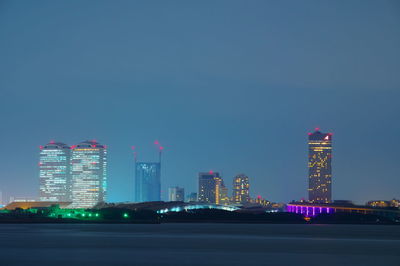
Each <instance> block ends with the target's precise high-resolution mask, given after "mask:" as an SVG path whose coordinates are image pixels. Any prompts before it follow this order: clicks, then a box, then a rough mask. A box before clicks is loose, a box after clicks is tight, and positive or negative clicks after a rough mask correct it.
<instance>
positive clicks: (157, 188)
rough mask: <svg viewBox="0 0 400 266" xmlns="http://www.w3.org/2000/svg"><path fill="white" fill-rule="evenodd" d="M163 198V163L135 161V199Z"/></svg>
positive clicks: (155, 199) (153, 199)
mask: <svg viewBox="0 0 400 266" xmlns="http://www.w3.org/2000/svg"><path fill="white" fill-rule="evenodd" d="M160 200H161V163H160V162H158V163H154V162H151V163H144V162H136V163H135V201H136V202H146V201H160Z"/></svg>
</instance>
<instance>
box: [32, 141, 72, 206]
mask: <svg viewBox="0 0 400 266" xmlns="http://www.w3.org/2000/svg"><path fill="white" fill-rule="evenodd" d="M70 154H71V150H70V148H69V146H67V145H66V144H64V143H61V142H54V141H51V142H50V143H49V144H47V145H45V146H40V155H39V179H40V182H39V183H40V185H39V199H40V200H41V201H61V202H68V201H70V200H71V194H70V188H71V182H70V181H71V179H70V173H69V171H70Z"/></svg>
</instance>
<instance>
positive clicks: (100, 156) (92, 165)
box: [71, 140, 107, 208]
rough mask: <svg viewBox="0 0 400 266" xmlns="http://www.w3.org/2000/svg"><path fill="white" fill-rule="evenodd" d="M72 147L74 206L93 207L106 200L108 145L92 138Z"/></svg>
mask: <svg viewBox="0 0 400 266" xmlns="http://www.w3.org/2000/svg"><path fill="white" fill-rule="evenodd" d="M71 148H72V155H71V177H72V207H73V208H91V207H93V206H94V205H96V204H97V203H99V202H104V201H106V195H107V150H106V147H105V146H104V145H101V144H99V143H98V142H96V141H95V140H92V141H84V142H81V143H79V144H78V145H74V146H72V147H71Z"/></svg>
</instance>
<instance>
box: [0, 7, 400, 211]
mask: <svg viewBox="0 0 400 266" xmlns="http://www.w3.org/2000/svg"><path fill="white" fill-rule="evenodd" d="M252 3H253V4H248V3H245V2H244V1H243V2H239V1H235V0H233V1H229V4H227V3H221V2H218V3H213V4H212V5H209V4H207V3H204V2H202V3H186V2H185V3H184V2H180V3H179V2H175V1H173V2H171V3H170V4H165V3H163V4H160V5H152V4H150V3H147V2H143V3H140V2H135V1H122V2H119V3H115V4H113V5H112V7H110V4H109V3H107V2H104V1H102V0H100V1H97V2H96V5H93V4H92V3H90V2H62V1H61V2H58V1H56V2H55V1H43V2H42V1H40V3H36V2H35V3H30V2H24V3H22V2H19V1H5V2H4V1H2V4H0V35H1V36H4V38H5V39H6V40H7V41H6V42H0V58H1V59H2V60H1V63H0V69H1V71H0V116H1V119H0V120H1V121H2V130H0V143H1V147H2V148H1V150H0V158H1V160H0V190H1V191H3V198H4V199H8V198H9V197H10V196H14V197H21V196H26V197H33V196H37V188H38V187H39V179H38V178H37V176H38V165H37V163H38V161H39V159H38V152H37V147H38V145H43V143H48V142H49V140H51V139H54V140H57V141H63V142H64V143H67V144H73V143H79V142H80V141H82V140H83V139H98V140H99V141H101V142H102V143H106V144H107V145H108V147H109V148H108V155H109V158H110V160H109V161H108V167H109V173H108V174H109V177H110V180H109V184H108V188H109V194H108V200H109V201H113V202H118V201H125V200H134V199H133V198H132V197H133V194H134V180H133V178H132V175H133V173H134V166H133V163H132V156H131V153H132V151H131V149H130V146H131V145H135V146H137V150H138V152H139V155H140V158H141V160H143V161H149V162H151V161H156V160H157V154H156V150H151V147H152V144H151V142H152V141H154V139H159V140H160V141H161V142H162V143H163V145H165V156H164V159H163V165H164V166H165V167H163V168H162V170H161V171H162V173H161V176H162V178H163V179H164V180H168V182H163V183H162V187H161V194H162V198H163V199H166V198H167V190H168V187H169V186H174V185H177V184H179V185H180V186H182V187H184V188H185V189H186V191H187V192H195V191H197V182H196V176H197V173H198V172H200V171H207V170H210V169H211V170H215V171H220V172H221V175H222V176H223V177H224V178H226V180H227V182H225V185H226V186H227V187H228V189H229V190H230V191H231V188H232V182H231V178H232V177H233V176H235V175H236V174H238V173H246V175H248V176H249V177H250V178H251V187H252V189H251V193H252V195H253V197H254V195H262V197H263V198H266V199H269V200H273V201H276V202H289V201H291V200H296V199H300V198H304V199H307V187H308V180H307V176H308V169H307V163H308V160H307V158H308V157H307V156H308V154H307V151H308V149H307V137H306V134H307V132H309V131H310V130H311V129H312V128H315V127H320V128H322V129H323V130H324V132H333V133H334V136H335V144H334V145H335V146H334V157H333V160H334V182H333V183H332V191H333V194H334V198H335V199H352V200H354V201H355V202H359V203H365V202H367V201H370V200H374V199H390V198H400V195H399V193H400V191H399V189H398V188H399V187H400V178H399V172H400V169H399V166H398V163H397V157H398V156H397V151H398V150H399V149H400V141H399V138H398V136H400V126H399V125H398V124H397V123H396V121H397V120H398V114H399V113H400V106H399V104H398V99H399V98H400V77H399V75H398V69H400V53H399V49H398V47H400V34H399V32H398V31H399V26H398V25H399V17H398V10H399V4H398V2H395V1H383V2H381V1H369V0H365V1H356V2H347V1H346V2H340V1H334V2H318V1H305V2H304V3H299V2H298V1H289V2H288V3H287V4H286V3H285V4H283V3H280V2H273V1H271V2H269V1H257V0H256V1H255V2H252ZM289 7H290V8H289ZM149 14H151V15H149ZM382 136H384V141H382ZM360 154H361V155H362V156H360ZM21 166H23V167H21Z"/></svg>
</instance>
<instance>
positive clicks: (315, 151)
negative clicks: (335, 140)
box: [308, 128, 332, 203]
mask: <svg viewBox="0 0 400 266" xmlns="http://www.w3.org/2000/svg"><path fill="white" fill-rule="evenodd" d="M331 162H332V133H322V132H320V131H319V128H316V129H315V132H314V133H308V170H309V176H308V177H309V178H308V182H309V183H308V184H309V185H308V200H309V201H310V202H315V203H330V202H331V201H332V189H331V187H332V165H331Z"/></svg>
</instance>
